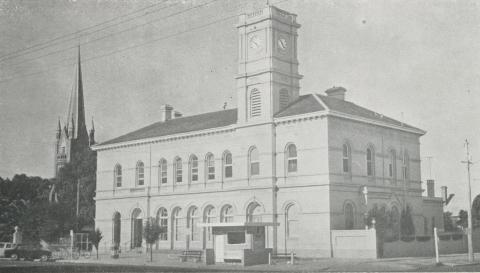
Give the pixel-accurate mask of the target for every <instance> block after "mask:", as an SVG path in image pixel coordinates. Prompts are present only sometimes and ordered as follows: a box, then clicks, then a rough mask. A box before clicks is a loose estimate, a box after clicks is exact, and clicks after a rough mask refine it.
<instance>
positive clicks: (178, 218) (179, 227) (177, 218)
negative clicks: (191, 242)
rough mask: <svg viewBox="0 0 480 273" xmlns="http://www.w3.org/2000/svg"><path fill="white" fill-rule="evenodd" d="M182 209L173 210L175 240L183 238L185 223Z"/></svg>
mask: <svg viewBox="0 0 480 273" xmlns="http://www.w3.org/2000/svg"><path fill="white" fill-rule="evenodd" d="M181 213H182V209H181V208H175V209H174V210H173V212H172V215H173V232H174V236H173V237H174V239H175V241H182V240H183V223H182V214H181Z"/></svg>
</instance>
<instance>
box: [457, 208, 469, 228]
mask: <svg viewBox="0 0 480 273" xmlns="http://www.w3.org/2000/svg"><path fill="white" fill-rule="evenodd" d="M457 225H459V226H462V227H463V228H467V227H468V212H467V211H465V210H463V209H462V210H460V211H459V212H458V221H457Z"/></svg>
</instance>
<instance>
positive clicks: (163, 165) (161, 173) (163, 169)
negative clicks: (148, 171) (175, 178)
mask: <svg viewBox="0 0 480 273" xmlns="http://www.w3.org/2000/svg"><path fill="white" fill-rule="evenodd" d="M167 177H168V176H167V160H165V159H164V158H162V159H160V161H159V162H158V180H159V183H161V184H166V183H167V180H168V178H167Z"/></svg>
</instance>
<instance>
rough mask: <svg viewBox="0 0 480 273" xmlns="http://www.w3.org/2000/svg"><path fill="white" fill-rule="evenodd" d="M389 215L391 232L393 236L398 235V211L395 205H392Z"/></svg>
mask: <svg viewBox="0 0 480 273" xmlns="http://www.w3.org/2000/svg"><path fill="white" fill-rule="evenodd" d="M390 215H391V223H392V233H393V235H394V237H395V238H397V237H398V235H400V213H399V212H398V208H397V207H396V206H393V207H392V210H391V212H390Z"/></svg>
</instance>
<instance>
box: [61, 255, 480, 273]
mask: <svg viewBox="0 0 480 273" xmlns="http://www.w3.org/2000/svg"><path fill="white" fill-rule="evenodd" d="M92 254H93V255H92V256H91V257H90V258H88V259H87V258H79V259H77V260H59V261H57V262H60V263H87V264H105V265H107V264H108V265H126V266H127V265H128V266H149V267H150V266H153V267H154V266H160V267H171V268H178V269H182V268H184V269H189V270H195V269H197V270H199V271H206V270H207V271H208V270H211V271H217V272H218V271H220V272H221V271H245V272H248V271H255V272H262V271H263V272H322V271H343V272H346V271H348V272H358V271H376V272H387V271H390V272H405V271H457V270H456V269H455V268H459V269H461V270H462V271H465V267H467V268H468V267H469V266H470V267H471V268H472V269H476V270H474V271H478V270H479V269H480V264H479V263H478V262H474V263H469V262H468V260H467V255H466V254H452V255H443V256H441V257H440V262H441V264H442V265H441V266H439V265H436V262H435V258H434V257H408V258H388V259H339V258H318V259H297V260H296V261H295V264H293V265H292V264H289V263H288V262H287V261H285V260H278V261H275V263H274V264H272V265H254V266H247V267H244V266H241V265H239V264H215V265H205V264H203V263H202V262H198V263H196V262H194V261H188V262H181V261H180V258H179V257H178V256H177V255H175V254H168V253H153V261H152V262H150V255H149V254H146V253H141V254H139V253H125V254H124V253H122V254H123V255H121V256H120V257H119V258H118V259H113V258H111V257H110V256H109V255H107V254H100V255H99V258H98V259H97V258H96V256H95V254H94V253H92ZM476 261H480V255H479V254H477V255H476ZM436 269H437V270H436ZM469 271H470V270H469Z"/></svg>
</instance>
